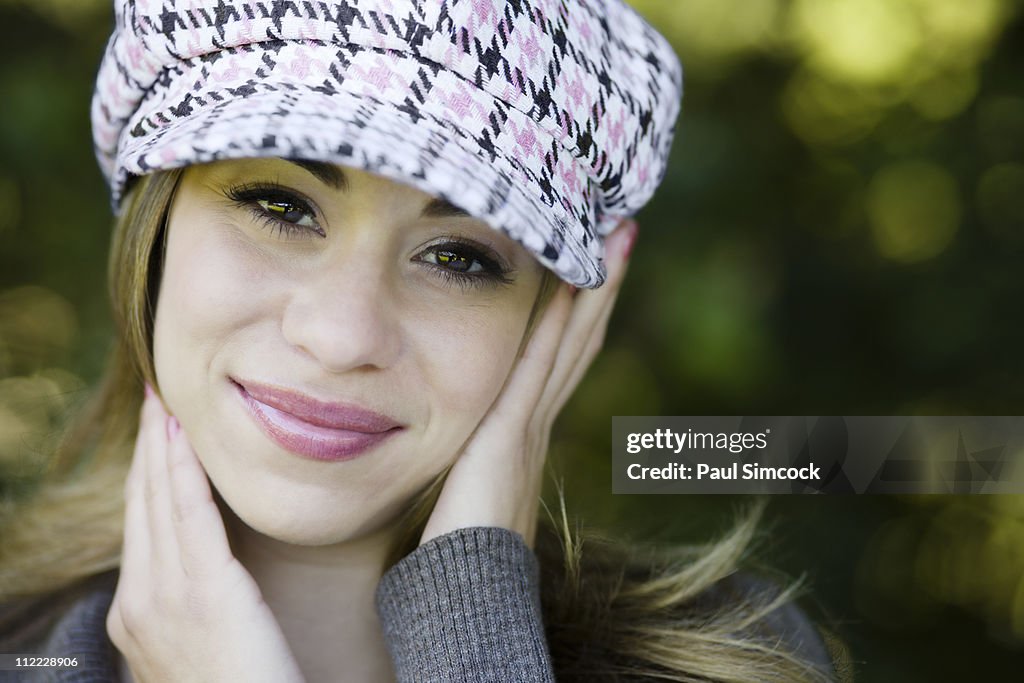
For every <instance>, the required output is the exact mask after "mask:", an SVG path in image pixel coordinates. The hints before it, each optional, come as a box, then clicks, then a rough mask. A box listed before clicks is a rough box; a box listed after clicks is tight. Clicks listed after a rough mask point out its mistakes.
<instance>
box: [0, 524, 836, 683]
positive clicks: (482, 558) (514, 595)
mask: <svg viewBox="0 0 1024 683" xmlns="http://www.w3.org/2000/svg"><path fill="white" fill-rule="evenodd" d="M538 574H539V568H538V563H537V559H536V556H535V555H534V554H533V552H532V551H531V550H530V548H529V547H528V546H527V545H526V543H525V542H524V541H523V538H522V537H521V536H519V535H518V534H516V533H514V532H512V531H508V530H506V529H501V528H496V527H474V528H469V529H459V530H456V531H453V532H451V533H448V534H444V535H443V536H438V537H436V538H434V539H432V540H430V541H428V542H427V543H425V544H423V545H422V546H420V547H419V548H417V549H416V550H415V551H413V552H412V553H411V554H409V555H408V556H406V557H405V558H403V559H402V560H401V561H400V562H399V563H398V564H396V565H395V566H394V567H392V568H391V569H389V570H388V571H387V573H385V574H384V576H383V577H382V578H381V581H380V584H379V586H378V589H377V607H378V611H379V613H380V617H381V623H382V624H383V627H384V635H385V638H386V640H387V643H388V647H389V649H390V651H391V656H392V660H393V662H394V666H395V671H396V673H397V676H398V681H399V682H400V683H410V682H412V681H424V682H426V681H429V682H432V683H441V682H449V681H451V682H454V681H481V682H487V683H490V682H494V683H497V682H501V683H510V682H513V681H514V682H516V683H549V682H551V681H554V680H555V677H554V673H553V668H552V663H551V656H550V653H549V652H548V647H547V642H546V640H545V636H544V624H543V621H542V618H541V604H540V588H539V576H538ZM116 584H117V572H116V571H113V572H108V573H106V574H102V575H99V576H97V577H94V578H93V579H92V580H91V581H88V582H86V583H85V584H83V585H82V586H79V587H78V589H76V590H73V591H64V592H62V593H59V594H56V595H53V596H48V597H46V598H42V599H38V600H34V601H30V602H19V603H15V604H9V605H4V606H0V653H5V654H23V655H45V656H53V657H69V656H77V657H78V666H77V667H76V668H73V669H62V670H53V669H33V670H30V671H27V672H26V671H18V672H14V671H0V682H3V683H6V682H8V681H10V682H12V683H14V682H17V683H26V682H32V683H43V682H46V683H56V682H61V683H110V682H117V681H119V680H120V679H119V676H118V673H117V658H116V651H115V649H114V647H113V645H112V644H111V643H110V640H109V639H108V637H107V632H106V615H107V611H108V610H109V609H110V603H111V600H112V599H113V594H114V588H115V586H116ZM793 610H794V612H793V613H792V614H790V615H788V616H787V615H780V619H782V620H783V621H782V622H781V623H782V624H783V628H782V630H783V631H787V632H788V639H790V640H791V642H792V640H793V637H794V636H796V637H798V638H799V642H798V643H797V644H798V645H799V649H800V650H801V653H802V654H804V656H805V657H807V658H808V659H810V660H811V661H817V662H821V663H822V665H825V663H826V662H827V661H828V659H827V654H826V653H825V649H824V646H823V645H822V644H821V642H820V638H818V637H817V636H816V634H815V633H814V631H813V627H811V626H810V622H808V621H807V619H806V617H803V616H802V614H800V613H799V611H798V610H796V608H793ZM794 619H795V621H794ZM787 624H788V625H787Z"/></svg>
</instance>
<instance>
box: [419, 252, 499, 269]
mask: <svg viewBox="0 0 1024 683" xmlns="http://www.w3.org/2000/svg"><path fill="white" fill-rule="evenodd" d="M423 260H424V261H426V262H427V263H433V264H435V265H438V266H444V267H445V268H448V269H450V270H454V271H455V272H456V273H479V272H483V271H484V270H485V269H484V266H483V264H482V263H480V261H478V260H477V259H476V258H474V257H473V256H470V255H467V254H464V253H460V252H458V251H454V250H451V249H437V250H435V251H429V252H427V253H426V254H425V258H424V259H423Z"/></svg>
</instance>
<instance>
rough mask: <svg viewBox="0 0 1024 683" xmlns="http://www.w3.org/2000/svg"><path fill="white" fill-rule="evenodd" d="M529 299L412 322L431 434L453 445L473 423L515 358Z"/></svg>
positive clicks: (484, 411) (463, 438)
mask: <svg viewBox="0 0 1024 683" xmlns="http://www.w3.org/2000/svg"><path fill="white" fill-rule="evenodd" d="M530 303H532V300H531V301H529V302H520V301H516V302H515V305H507V302H506V304H503V305H501V306H495V307H480V308H469V309H466V310H463V311H460V312H459V313H456V314H453V315H451V316H442V315H432V314H426V315H423V316H422V317H421V319H420V320H419V321H418V324H417V325H415V326H414V327H415V328H416V329H417V330H418V332H417V335H418V338H417V340H416V347H417V348H418V349H419V354H420V362H419V366H420V368H421V369H422V372H423V376H424V380H425V383H426V385H427V386H426V387H425V388H426V389H427V391H428V392H429V395H430V403H431V407H432V425H431V426H432V431H433V432H434V433H433V434H432V435H431V437H432V438H438V439H439V442H440V443H445V444H447V445H448V446H449V448H455V449H457V448H458V447H459V446H461V444H462V443H463V442H464V441H465V440H466V439H467V438H468V437H469V435H470V434H471V433H472V431H473V430H474V429H476V427H477V425H478V424H479V423H480V420H481V419H482V418H483V417H484V415H485V414H486V412H487V410H488V409H489V408H490V406H491V404H492V403H493V402H494V400H495V398H496V397H497V396H498V394H499V393H500V391H501V388H502V386H503V384H504V382H505V380H506V378H507V377H508V374H509V372H510V371H511V369H512V367H513V365H514V364H515V360H516V354H517V352H518V350H519V344H520V340H521V339H522V335H523V332H524V330H525V328H526V321H527V317H528V311H529V305H530Z"/></svg>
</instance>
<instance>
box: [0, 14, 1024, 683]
mask: <svg viewBox="0 0 1024 683" xmlns="http://www.w3.org/2000/svg"><path fill="white" fill-rule="evenodd" d="M634 5H635V6H637V8H638V9H640V10H641V11H642V12H643V13H644V14H645V15H646V16H647V17H648V18H649V19H650V20H651V21H652V23H654V24H655V25H656V26H657V27H658V28H660V29H661V30H662V31H663V32H664V33H665V34H666V35H667V36H669V38H670V39H671V40H672V41H673V43H674V44H675V46H676V48H677V50H678V52H679V54H680V56H681V57H682V59H683V63H684V66H685V68H686V96H685V98H684V112H683V118H682V123H681V127H680V130H679V136H678V139H677V144H676V147H675V151H674V156H673V159H672V165H671V168H670V170H669V174H668V176H667V178H666V179H665V184H664V186H663V188H662V189H661V191H660V193H659V195H658V196H657V197H656V199H655V200H654V201H653V202H652V203H651V205H650V206H649V207H648V208H647V209H646V210H645V211H644V212H643V214H642V215H641V234H640V240H639V242H638V245H637V248H636V251H635V255H634V257H633V259H632V264H631V267H630V276H629V278H628V279H627V283H626V286H625V289H624V292H623V295H622V302H621V303H620V305H619V308H618V310H617V312H616V315H615V317H614V319H613V323H612V330H611V331H610V333H609V338H608V342H607V350H606V351H605V353H604V354H603V356H602V357H601V358H600V359H599V360H598V362H597V363H596V365H595V367H594V369H593V370H592V372H591V373H590V375H589V376H588V377H587V379H586V380H585V381H584V384H583V386H582V388H581V390H580V391H579V392H578V393H577V395H576V396H575V398H574V399H573V401H572V403H571V404H570V406H569V408H568V409H567V411H566V414H565V416H564V418H563V419H562V420H561V422H560V425H559V428H558V433H557V434H556V438H555V440H554V444H553V459H554V461H555V462H556V464H557V465H558V467H559V468H560V469H561V470H562V471H563V472H564V473H565V479H566V493H567V498H568V502H569V505H570V508H571V510H573V511H576V512H578V513H580V514H581V515H582V517H583V518H584V519H585V520H587V522H588V523H589V524H590V525H593V526H596V527H600V528H604V529H608V530H612V531H615V532H617V533H620V534H623V535H625V536H628V537H631V538H635V539H648V540H656V541H662V542H669V541H694V540H702V539H707V538H709V537H711V536H713V535H715V534H717V533H719V532H721V531H722V530H723V529H724V528H726V526H727V525H728V523H729V521H730V519H731V517H732V514H733V512H734V511H735V510H736V509H738V508H740V507H741V506H742V505H743V503H744V502H745V501H743V500H742V499H741V498H737V497H702V496H689V497H683V496H613V495H612V494H611V493H610V490H611V483H610V482H611V473H610V448H611V444H610V436H611V434H610V432H611V421H610V417H611V416H612V415H624V414H637V415H655V414H667V415H673V414H675V415H690V414H692V415H699V414H708V415H716V414H717V415H760V414H763V415H804V414H808V415H812V414H826V415H828V414H832V415H907V414H952V415H958V414H959V415H963V414H980V415H987V414H995V415H1013V414H1020V413H1021V412H1022V408H1021V406H1022V405H1024V400H1022V399H1024V390H1022V387H1024V367H1022V363H1021V358H1022V355H1021V348H1022V343H1021V342H1022V341H1024V321H1022V319H1021V303H1022V302H1024V297H1022V294H1024V278H1022V277H1021V268H1020V267H1019V264H1020V263H1021V261H1022V256H1024V84H1022V79H1024V63H1022V56H1024V12H1022V8H1021V5H1020V3H1018V2H1013V1H1011V0H794V1H792V2H785V1H782V0H635V1H634ZM111 14H112V12H111V9H110V5H109V2H108V1H107V0H22V1H18V0H0V25H2V26H4V27H5V28H6V31H5V37H4V41H3V45H2V47H0V54H2V59H0V93H2V94H3V97H2V100H0V493H4V492H10V491H11V490H12V489H13V488H14V486H15V484H16V483H17V482H19V481H20V480H21V478H22V477H23V476H24V474H25V473H26V472H31V471H32V463H33V462H38V459H39V458H40V457H41V453H44V452H45V451H46V445H47V443H48V442H49V440H50V439H51V438H52V437H53V435H54V434H55V433H56V430H57V426H58V425H59V422H60V415H61V414H62V411H63V410H64V409H65V407H66V403H67V401H69V400H73V399H74V398H75V397H77V396H79V395H80V394H81V393H82V390H83V388H84V387H87V386H88V385H89V383H90V382H91V381H93V380H94V379H95V378H96V376H97V375H98V373H99V370H100V367H101V364H102V361H103V357H104V354H105V353H106V351H107V349H108V346H109V341H110V327H111V323H110V316H109V313H108V310H107V302H106V298H105V282H104V277H105V265H106V264H105V260H106V251H107V246H108V235H109V227H110V215H109V207H108V200H107V192H106V189H105V187H104V185H103V182H102V179H101V177H100V174H99V172H98V170H97V169H96V166H95V163H94V161H93V157H92V150H91V146H90V133H89V122H88V107H89V97H90V94H91V88H92V80H93V77H94V75H95V70H96V67H97V65H98V61H99V57H100V54H101V52H102V49H103V46H104V43H105V40H106V37H107V35H108V31H109V28H110V22H111ZM767 517H768V520H767V525H766V532H767V536H766V542H765V543H764V545H763V547H762V556H763V557H764V559H765V560H767V561H768V562H769V563H772V564H774V565H775V566H777V567H780V568H782V569H784V570H785V571H787V572H789V573H790V574H791V575H794V576H795V575H799V574H801V573H806V574H807V575H808V577H809V578H810V580H811V583H812V586H813V598H814V600H815V601H816V602H817V603H819V605H820V607H821V609H822V610H823V611H824V613H825V614H827V615H829V616H830V617H831V618H832V620H833V624H834V625H836V626H838V627H839V629H840V631H841V632H842V633H843V634H844V635H845V636H846V638H847V641H848V643H849V645H850V647H851V649H852V651H853V655H854V658H855V660H856V661H857V667H858V669H857V671H858V677H859V680H862V681H872V682H875V681H878V682H890V681H892V682H896V681H900V682H904V681H952V680H1007V679H1014V680H1016V679H1019V678H1020V671H1021V670H1022V667H1024V499H1022V498H1020V497H994V496H976V497H954V496H927V497H881V496H859V497H839V496H835V497H810V496H805V497H795V496H791V497H776V498H775V499H773V501H772V504H771V506H770V507H769V509H768V515H767Z"/></svg>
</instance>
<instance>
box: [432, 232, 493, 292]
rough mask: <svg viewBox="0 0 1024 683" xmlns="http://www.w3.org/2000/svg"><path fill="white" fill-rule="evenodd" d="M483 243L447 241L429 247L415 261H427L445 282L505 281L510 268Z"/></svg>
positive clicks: (480, 283) (483, 282)
mask: <svg viewBox="0 0 1024 683" xmlns="http://www.w3.org/2000/svg"><path fill="white" fill-rule="evenodd" d="M489 252H490V250H489V249H487V248H486V247H483V246H477V245H474V244H466V243H463V242H461V241H448V242H444V243H442V244H437V245H434V246H432V247H428V248H427V249H426V250H424V251H423V252H422V253H421V254H420V255H419V256H418V257H417V258H416V260H417V261H421V262H423V263H428V264H430V265H431V266H433V267H434V268H435V270H437V272H438V274H439V275H440V276H441V277H442V278H444V279H445V280H446V281H447V282H454V283H457V284H475V285H482V284H488V283H490V284H507V283H509V282H511V278H510V277H509V273H510V269H509V267H508V266H506V265H504V264H503V263H502V261H501V259H500V257H498V256H497V255H496V254H491V253H489Z"/></svg>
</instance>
